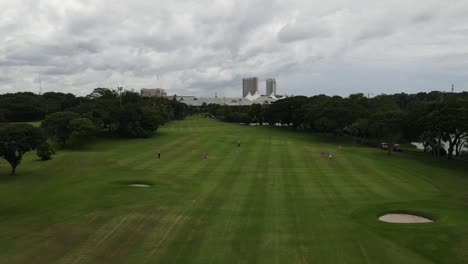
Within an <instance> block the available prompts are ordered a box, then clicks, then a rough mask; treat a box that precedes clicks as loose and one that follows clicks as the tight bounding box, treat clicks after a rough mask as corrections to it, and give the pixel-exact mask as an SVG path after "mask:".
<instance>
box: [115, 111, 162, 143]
mask: <svg viewBox="0 0 468 264" xmlns="http://www.w3.org/2000/svg"><path fill="white" fill-rule="evenodd" d="M113 118H114V119H115V120H116V122H117V132H118V133H119V134H120V135H122V136H126V137H150V136H151V135H152V134H153V132H154V131H156V129H157V128H158V127H159V125H160V123H161V122H162V117H161V116H160V115H159V113H158V111H156V109H154V108H152V107H150V106H139V105H135V104H131V105H124V106H123V107H122V109H118V110H117V111H115V112H114V113H113Z"/></svg>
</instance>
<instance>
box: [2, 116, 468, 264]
mask: <svg viewBox="0 0 468 264" xmlns="http://www.w3.org/2000/svg"><path fill="white" fill-rule="evenodd" d="M238 141H240V142H241V145H240V147H238V146H237V142H238ZM339 145H342V148H341V149H339V148H338V146H339ZM158 150H160V152H161V159H157V151H158ZM322 151H323V152H324V153H325V155H323V156H322V155H321V152H322ZM328 152H333V158H332V159H331V160H329V159H328V157H327V154H328ZM9 173H10V167H9V165H8V164H7V163H6V162H5V161H4V160H1V161H0V263H5V264H6V263H8V264H12V263H35V264H38V263H399V264H402V263H413V264H416V263H468V165H467V163H466V162H462V161H446V160H439V159H433V158H432V157H430V156H428V155H424V154H422V153H416V152H411V151H407V152H404V153H392V154H391V155H388V154H387V153H386V152H385V151H381V150H379V149H372V148H364V147H357V146H354V145H353V144H351V143H346V142H343V141H341V142H337V141H336V139H335V138H333V137H324V136H316V135H311V134H306V133H300V132H292V131H289V130H286V129H280V128H271V127H248V126H241V125H235V124H227V123H221V122H218V121H215V120H212V119H206V118H200V117H189V118H187V119H186V120H183V121H176V122H171V123H169V124H167V125H165V126H163V127H161V128H160V129H159V130H158V132H157V133H156V134H155V136H154V137H153V138H149V139H97V140H94V141H93V142H90V143H89V144H88V145H85V146H82V147H80V148H73V149H65V150H60V151H58V153H57V155H56V156H54V158H53V159H52V160H50V161H46V162H44V161H39V160H38V158H37V157H36V155H35V153H33V152H30V153H28V154H26V155H25V157H24V160H23V162H22V163H21V165H20V166H19V167H18V169H17V175H15V176H12V175H10V174H9ZM138 187H144V188H138ZM392 212H395V213H398V212H401V213H414V214H419V215H422V216H425V217H429V218H430V219H433V220H434V222H432V223H421V224H395V223H385V222H381V221H379V220H378V218H379V216H381V215H384V214H386V213H392Z"/></svg>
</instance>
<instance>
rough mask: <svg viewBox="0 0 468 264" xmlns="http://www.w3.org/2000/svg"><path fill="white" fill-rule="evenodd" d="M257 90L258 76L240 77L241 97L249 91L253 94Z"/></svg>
mask: <svg viewBox="0 0 468 264" xmlns="http://www.w3.org/2000/svg"><path fill="white" fill-rule="evenodd" d="M257 91H258V78H257V77H250V78H244V79H242V97H243V98H244V97H246V96H247V95H248V94H249V93H250V94H252V95H254V94H255V93H257Z"/></svg>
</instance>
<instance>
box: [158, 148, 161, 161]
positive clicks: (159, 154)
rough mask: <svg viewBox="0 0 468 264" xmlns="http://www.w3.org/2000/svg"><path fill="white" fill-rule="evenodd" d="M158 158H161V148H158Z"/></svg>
mask: <svg viewBox="0 0 468 264" xmlns="http://www.w3.org/2000/svg"><path fill="white" fill-rule="evenodd" d="M158 159H161V150H160V149H158Z"/></svg>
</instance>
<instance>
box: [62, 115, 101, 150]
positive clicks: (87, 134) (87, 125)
mask: <svg viewBox="0 0 468 264" xmlns="http://www.w3.org/2000/svg"><path fill="white" fill-rule="evenodd" d="M68 129H69V130H70V131H71V134H70V141H71V142H72V143H73V144H78V143H83V142H84V141H86V140H89V139H91V138H93V137H94V136H95V134H96V126H95V125H94V124H93V122H92V121H91V120H89V119H88V118H85V117H80V118H75V119H73V120H71V121H70V123H69V124H68Z"/></svg>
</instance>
